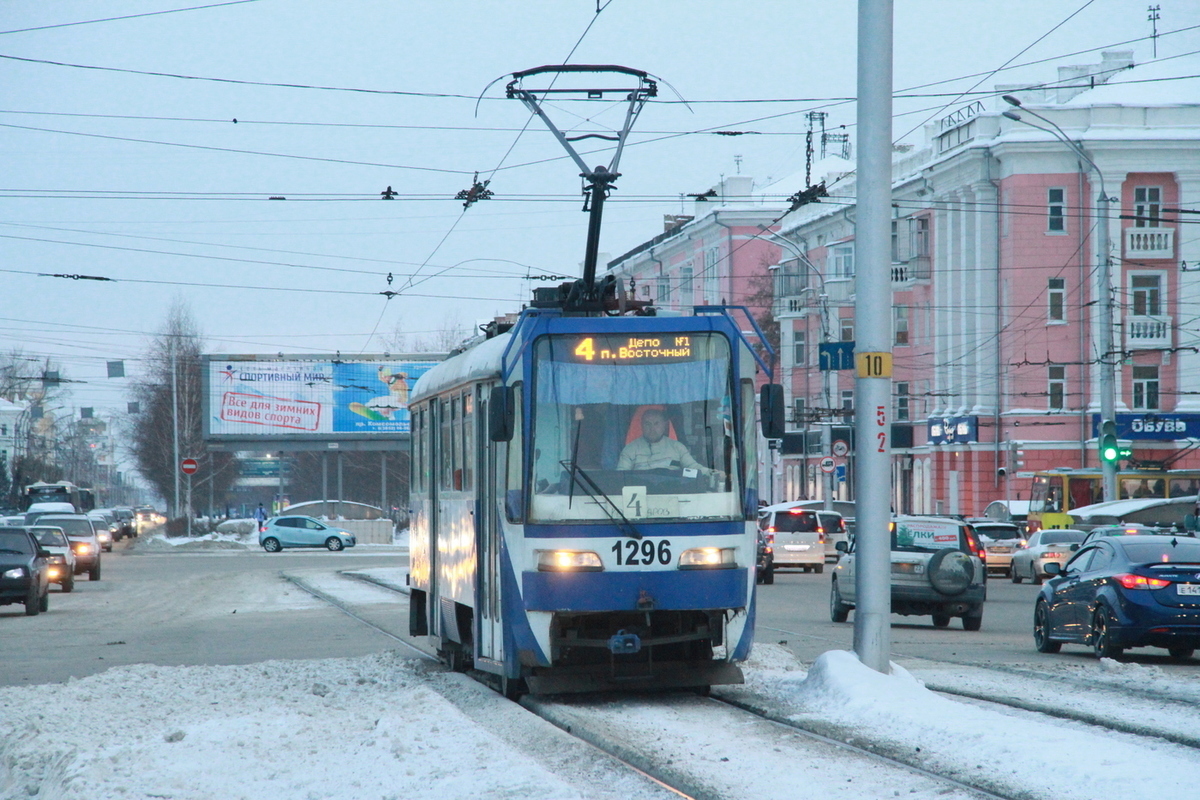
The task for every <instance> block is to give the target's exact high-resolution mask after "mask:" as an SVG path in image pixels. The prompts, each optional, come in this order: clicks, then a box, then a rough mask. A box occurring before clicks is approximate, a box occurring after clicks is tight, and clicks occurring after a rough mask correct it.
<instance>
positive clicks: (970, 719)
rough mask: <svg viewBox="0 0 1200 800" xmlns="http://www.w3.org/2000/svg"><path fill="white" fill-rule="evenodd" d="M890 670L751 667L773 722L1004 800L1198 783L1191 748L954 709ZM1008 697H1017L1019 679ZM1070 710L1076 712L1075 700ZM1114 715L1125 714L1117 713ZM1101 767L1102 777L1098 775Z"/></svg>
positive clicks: (841, 661) (829, 662)
mask: <svg viewBox="0 0 1200 800" xmlns="http://www.w3.org/2000/svg"><path fill="white" fill-rule="evenodd" d="M891 667H892V674H891V675H883V674H881V673H878V672H875V671H874V670H871V669H869V668H867V667H865V666H864V665H863V664H862V663H860V662H859V660H858V658H857V657H856V656H855V655H854V654H853V653H850V652H846V651H841V650H835V651H830V652H826V653H823V654H822V655H821V656H820V657H819V658H817V660H816V661H815V662H814V663H813V665H812V668H811V669H810V670H809V671H808V673H807V675H805V676H804V677H803V679H800V675H801V674H802V673H800V672H777V671H776V672H773V671H771V670H765V671H764V670H761V669H759V668H757V667H755V666H754V665H753V664H751V665H749V669H748V680H747V683H748V686H749V687H753V688H754V689H755V691H756V694H759V695H765V696H767V697H770V698H772V699H773V700H774V702H775V703H777V705H774V707H773V708H772V709H771V710H772V711H773V712H774V713H777V714H780V715H782V716H784V717H788V718H791V719H793V720H796V721H797V722H799V723H801V724H804V725H806V726H809V727H811V726H813V725H816V726H817V727H825V728H826V729H827V730H828V731H829V732H831V733H834V734H835V735H839V734H840V735H843V736H852V737H854V738H855V739H856V740H858V741H860V742H861V741H867V742H871V743H872V744H871V747H872V749H875V750H878V751H880V752H883V753H886V754H888V755H891V756H893V757H897V758H900V759H901V760H905V761H908V762H909V763H919V764H921V765H923V766H925V767H926V768H929V769H933V770H935V771H939V772H944V773H945V774H948V775H955V776H957V777H959V778H960V779H961V780H966V781H969V782H971V783H974V784H975V785H982V786H989V787H991V788H993V789H994V790H996V791H998V792H999V793H1002V794H1009V795H1011V794H1014V793H1020V792H1029V793H1032V794H1033V795H1037V796H1042V797H1055V798H1061V799H1062V800H1069V799H1071V798H1079V800H1090V799H1091V798H1096V797H1106V796H1112V790H1113V787H1114V786H1134V785H1139V784H1140V783H1142V782H1144V781H1145V777H1146V776H1147V775H1154V776H1156V777H1155V781H1156V784H1155V785H1156V788H1157V789H1161V790H1162V793H1163V794H1165V795H1174V796H1182V795H1190V794H1191V791H1192V787H1194V786H1196V785H1198V783H1200V758H1198V757H1197V755H1196V752H1195V751H1194V750H1191V749H1190V748H1187V747H1183V746H1179V745H1174V744H1169V743H1166V742H1159V743H1151V742H1148V741H1145V740H1141V741H1138V740H1133V739H1130V738H1125V737H1122V736H1121V735H1119V734H1113V733H1110V732H1106V731H1101V730H1098V729H1096V728H1094V727H1091V726H1088V725H1083V724H1079V723H1074V722H1063V721H1059V720H1053V719H1050V718H1047V717H1042V716H1039V715H1034V714H1029V713H1026V712H1021V711H1013V710H1009V709H1003V708H998V707H993V706H986V707H980V706H977V705H971V704H968V703H963V702H960V701H957V700H951V699H948V698H946V697H943V696H941V695H938V694H935V693H934V692H932V691H930V690H928V689H926V688H925V687H924V685H923V684H922V683H921V682H920V681H919V680H917V679H916V678H914V677H913V676H912V675H911V674H910V673H909V672H908V671H907V670H905V669H904V668H902V667H900V666H898V665H896V664H892V665H891ZM1129 667H1134V668H1135V669H1132V670H1131V669H1129ZM1105 668H1106V669H1107V670H1110V671H1115V672H1118V673H1121V678H1120V679H1121V680H1129V681H1130V685H1131V686H1132V685H1135V684H1140V683H1141V682H1142V681H1143V680H1145V678H1146V677H1147V674H1146V673H1150V672H1151V671H1152V670H1154V668H1152V667H1151V668H1147V667H1141V666H1139V665H1129V664H1119V663H1117V662H1113V663H1112V665H1107V666H1106V667H1105ZM1010 691H1011V692H1013V693H1015V694H1018V695H1019V693H1020V691H1021V689H1020V679H1019V678H1014V680H1013V683H1012V686H1011V688H1010ZM739 699H743V700H744V699H745V698H744V696H743V697H740V698H739ZM1062 701H1063V702H1066V703H1069V702H1070V697H1069V694H1066V693H1064V695H1063V697H1062ZM1112 713H1113V714H1114V715H1119V714H1121V713H1122V712H1121V709H1120V708H1116V707H1114V708H1113V712H1112ZM1196 727H1197V729H1200V720H1198V721H1197V725H1196ZM1099 763H1102V764H1103V768H1101V769H1097V768H1096V765H1097V764H1099Z"/></svg>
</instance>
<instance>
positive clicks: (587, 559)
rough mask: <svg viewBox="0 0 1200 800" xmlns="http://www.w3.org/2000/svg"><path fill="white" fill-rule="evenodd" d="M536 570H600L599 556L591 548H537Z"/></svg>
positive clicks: (601, 566)
mask: <svg viewBox="0 0 1200 800" xmlns="http://www.w3.org/2000/svg"><path fill="white" fill-rule="evenodd" d="M537 567H538V572H600V571H601V570H603V569H604V564H603V562H601V561H600V556H599V554H597V553H593V552H592V551H591V550H538V551H537Z"/></svg>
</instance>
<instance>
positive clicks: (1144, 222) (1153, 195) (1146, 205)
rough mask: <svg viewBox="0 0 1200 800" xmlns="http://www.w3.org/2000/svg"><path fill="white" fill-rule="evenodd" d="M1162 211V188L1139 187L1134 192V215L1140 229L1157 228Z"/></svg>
mask: <svg viewBox="0 0 1200 800" xmlns="http://www.w3.org/2000/svg"><path fill="white" fill-rule="evenodd" d="M1161 210H1162V188H1161V187H1159V186H1137V187H1135V188H1134V190H1133V215H1134V216H1135V217H1136V218H1137V219H1136V220H1135V221H1134V223H1133V224H1134V226H1135V227H1138V228H1157V227H1158V226H1159V219H1158V212H1159V211H1161Z"/></svg>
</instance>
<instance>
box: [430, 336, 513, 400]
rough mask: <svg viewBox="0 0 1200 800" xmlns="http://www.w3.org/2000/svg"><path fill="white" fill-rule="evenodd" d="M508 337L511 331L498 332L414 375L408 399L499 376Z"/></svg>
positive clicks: (510, 337) (509, 337)
mask: <svg viewBox="0 0 1200 800" xmlns="http://www.w3.org/2000/svg"><path fill="white" fill-rule="evenodd" d="M510 339H512V333H502V334H500V335H499V336H494V337H492V338H491V339H487V340H486V341H483V342H481V343H479V344H477V345H475V346H474V347H472V348H470V349H469V350H466V351H464V352H462V353H460V354H459V355H456V356H452V357H450V358H448V359H446V360H445V361H443V362H442V363H440V364H438V365H437V366H436V367H434V368H433V369H431V370H429V371H428V372H426V373H425V374H424V375H422V376H421V377H420V378H418V379H417V382H416V383H415V384H414V385H413V389H412V396H411V397H410V398H409V403H416V402H420V401H421V400H424V399H425V398H427V397H429V396H430V395H435V394H438V393H439V392H443V391H445V390H447V389H451V388H453V387H455V386H461V385H462V384H464V383H468V382H470V381H476V380H485V379H488V378H495V377H497V376H499V374H500V357H501V356H502V355H504V349H505V348H506V347H508V343H509V340H510Z"/></svg>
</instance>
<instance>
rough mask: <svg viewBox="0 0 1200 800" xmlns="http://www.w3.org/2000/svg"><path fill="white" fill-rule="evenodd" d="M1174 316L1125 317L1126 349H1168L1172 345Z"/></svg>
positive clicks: (1130, 315) (1131, 315)
mask: <svg viewBox="0 0 1200 800" xmlns="http://www.w3.org/2000/svg"><path fill="white" fill-rule="evenodd" d="M1171 323H1172V318H1171V317H1163V316H1153V317H1150V316H1136V315H1133V314H1129V315H1127V316H1126V317H1125V349H1126V350H1166V349H1168V348H1170V347H1171V339H1172V336H1171V331H1172V326H1171Z"/></svg>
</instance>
